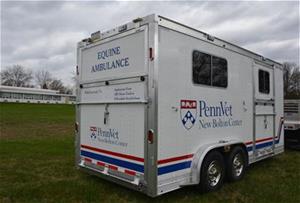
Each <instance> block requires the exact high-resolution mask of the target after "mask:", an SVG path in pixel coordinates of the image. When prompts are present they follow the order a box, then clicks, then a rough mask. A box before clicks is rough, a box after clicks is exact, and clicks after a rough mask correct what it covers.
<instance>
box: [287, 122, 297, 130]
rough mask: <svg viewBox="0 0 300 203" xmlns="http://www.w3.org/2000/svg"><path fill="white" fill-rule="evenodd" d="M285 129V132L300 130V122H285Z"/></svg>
mask: <svg viewBox="0 0 300 203" xmlns="http://www.w3.org/2000/svg"><path fill="white" fill-rule="evenodd" d="M284 129H285V130H299V129H300V121H285V122H284Z"/></svg>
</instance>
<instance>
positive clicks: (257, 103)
mask: <svg viewBox="0 0 300 203" xmlns="http://www.w3.org/2000/svg"><path fill="white" fill-rule="evenodd" d="M253 71H254V137H253V147H252V149H253V152H254V156H255V157H256V159H259V158H262V157H264V156H266V155H268V154H270V153H273V152H274V144H275V142H276V137H275V116H276V113H275V97H274V95H275V94H274V82H275V81H274V68H273V67H271V66H266V65H262V64H260V63H256V62H255V63H254V70H253Z"/></svg>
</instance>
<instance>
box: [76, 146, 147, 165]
mask: <svg viewBox="0 0 300 203" xmlns="http://www.w3.org/2000/svg"><path fill="white" fill-rule="evenodd" d="M81 148H85V149H89V150H92V151H95V152H100V153H103V154H108V155H113V156H117V157H121V158H125V159H130V160H134V161H138V162H144V159H143V158H140V157H136V156H132V155H127V154H121V153H118V152H112V151H108V150H105V149H100V148H96V147H91V146H88V145H81Z"/></svg>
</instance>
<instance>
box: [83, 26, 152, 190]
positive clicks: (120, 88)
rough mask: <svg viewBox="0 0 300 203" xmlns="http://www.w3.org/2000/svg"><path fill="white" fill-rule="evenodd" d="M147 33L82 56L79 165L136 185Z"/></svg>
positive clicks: (116, 39) (122, 37)
mask: <svg viewBox="0 0 300 203" xmlns="http://www.w3.org/2000/svg"><path fill="white" fill-rule="evenodd" d="M147 39H148V34H147V27H146V26H144V27H140V28H136V29H133V30H130V31H127V32H126V33H121V34H119V35H117V36H113V37H111V38H108V39H103V40H101V41H100V42H99V43H96V44H95V45H91V46H89V47H87V48H84V49H83V50H82V52H81V68H80V69H81V71H80V74H81V76H80V84H81V88H80V91H79V92H80V94H79V96H80V103H79V106H80V107H79V115H80V116H79V117H80V119H79V131H80V133H79V134H80V159H81V160H80V165H81V166H82V167H85V168H89V169H92V170H94V171H97V172H99V173H102V174H104V175H107V176H113V177H117V178H119V179H123V180H125V181H127V182H130V183H133V184H138V182H139V180H140V179H141V178H142V177H143V174H144V155H145V129H146V119H145V118H147V107H146V103H147V78H148V76H147V70H148V68H147V64H148V57H147V53H148V52H147V51H148V40H147Z"/></svg>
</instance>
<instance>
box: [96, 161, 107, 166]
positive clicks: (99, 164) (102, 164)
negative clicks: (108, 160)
mask: <svg viewBox="0 0 300 203" xmlns="http://www.w3.org/2000/svg"><path fill="white" fill-rule="evenodd" d="M97 165H98V166H105V163H103V162H100V161H98V162H97Z"/></svg>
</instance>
